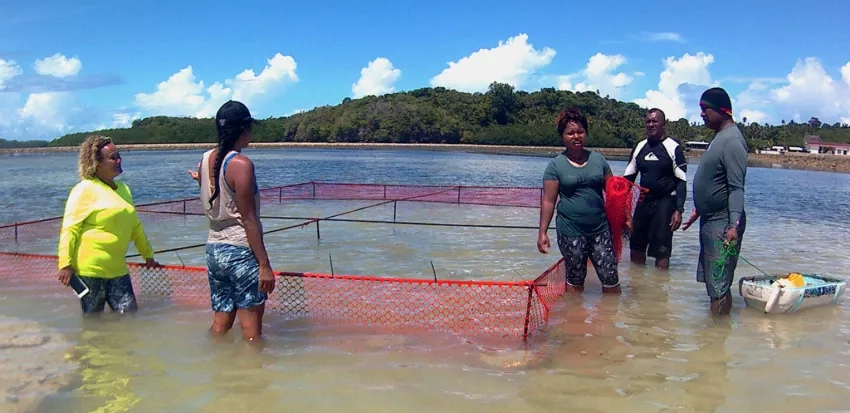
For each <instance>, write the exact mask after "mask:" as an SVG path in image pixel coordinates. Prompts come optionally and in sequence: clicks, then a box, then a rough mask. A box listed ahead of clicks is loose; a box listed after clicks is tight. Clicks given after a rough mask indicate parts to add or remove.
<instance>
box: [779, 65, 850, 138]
mask: <svg viewBox="0 0 850 413" xmlns="http://www.w3.org/2000/svg"><path fill="white" fill-rule="evenodd" d="M839 72H840V73H841V77H842V79H841V80H839V79H833V78H832V76H830V75H829V73H827V72H826V69H825V68H824V67H823V64H822V63H821V62H820V60H818V59H817V58H814V57H808V58H806V59H804V60H801V61H797V63H796V64H795V65H794V68H793V69H791V72H790V73H789V74H788V76H787V77H786V79H787V84H786V85H784V86H782V87H779V88H776V89H773V90H771V91H769V92H768V93H767V95H766V97H767V98H768V99H769V100H770V101H771V103H772V104H773V105H775V106H776V114H777V115H778V116H781V117H782V118H783V119H786V120H791V119H793V120H794V121H796V122H807V121H808V120H809V118H811V117H817V118H818V119H820V120H821V122H825V123H834V122H839V121H842V119H844V120H846V119H848V118H850V62H848V63H847V64H845V65H844V66H843V67H842V68H841V69H840V71H839Z"/></svg>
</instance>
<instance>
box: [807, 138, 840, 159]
mask: <svg viewBox="0 0 850 413" xmlns="http://www.w3.org/2000/svg"><path fill="white" fill-rule="evenodd" d="M803 145H805V147H806V152H808V153H819V154H828V155H850V144H848V143H836V142H824V141H822V140H821V139H820V136H817V135H806V136H805V137H804V138H803Z"/></svg>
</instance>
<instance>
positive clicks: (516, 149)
mask: <svg viewBox="0 0 850 413" xmlns="http://www.w3.org/2000/svg"><path fill="white" fill-rule="evenodd" d="M214 146H215V144H214V143H164V144H122V145H120V149H121V150H122V151H124V152H133V151H174V150H206V149H211V148H213V147H214ZM250 147H251V148H256V149H284V148H299V149H303V148H307V149H370V150H428V151H450V152H469V153H484V154H498V155H521V156H541V157H546V156H555V155H557V154H558V153H560V152H561V151H563V147H560V146H508V145H468V144H435V143H410V144H404V143H329V142H252V143H251V146H250ZM589 149H591V150H593V151H596V152H599V153H601V154H602V155H604V156H605V157H606V158H608V159H610V160H618V161H625V160H628V156H629V153H630V152H631V149H629V148H589ZM77 150H78V147H77V146H56V147H40V148H2V149H0V155H8V156H13V155H27V154H33V155H35V154H46V153H67V152H76V151H77ZM701 153H702V151H690V152H687V153H686V156H687V157H688V158H689V160H691V161H692V163H696V161H697V160H698V159H699V157H700V155H701ZM749 160H750V162H749V165H750V166H752V167H764V168H779V169H798V170H809V171H826V172H839V173H850V156H840V155H819V154H796V153H795V154H791V153H788V154H784V155H777V154H756V153H751V154H749Z"/></svg>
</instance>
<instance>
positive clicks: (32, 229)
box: [0, 201, 183, 251]
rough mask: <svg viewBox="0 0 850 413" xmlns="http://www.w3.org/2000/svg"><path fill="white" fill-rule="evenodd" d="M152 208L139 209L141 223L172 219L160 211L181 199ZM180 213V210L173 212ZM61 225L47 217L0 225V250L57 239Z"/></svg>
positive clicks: (179, 204)
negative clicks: (152, 209) (148, 209)
mask: <svg viewBox="0 0 850 413" xmlns="http://www.w3.org/2000/svg"><path fill="white" fill-rule="evenodd" d="M154 208H158V209H160V211H156V212H149V211H147V210H139V211H138V215H139V219H140V220H142V222H143V223H145V224H148V223H151V222H159V221H168V220H173V219H174V218H175V217H174V215H173V214H164V213H162V212H170V211H168V209H174V210H180V211H182V208H183V201H177V202H170V203H163V204H161V205H157V206H155V207H154ZM175 213H176V214H181V215H182V213H181V212H175ZM61 225H62V218H61V217H57V218H49V219H43V220H38V221H30V222H22V223H18V224H12V225H7V226H3V227H0V250H2V251H9V250H11V249H14V248H13V246H15V244H26V243H27V242H32V241H40V240H47V239H56V240H57V241H58V239H59V230H60V227H61Z"/></svg>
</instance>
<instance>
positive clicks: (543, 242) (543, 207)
mask: <svg viewBox="0 0 850 413" xmlns="http://www.w3.org/2000/svg"><path fill="white" fill-rule="evenodd" d="M558 185H559V182H558V181H556V180H552V179H545V180H543V198H542V199H541V200H540V228H539V233H538V236H537V249H538V250H539V251H540V252H542V253H544V254H546V253H548V252H549V237H548V234H547V233H548V231H549V224H551V223H552V215H554V214H555V202H556V201H557V200H558Z"/></svg>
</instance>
